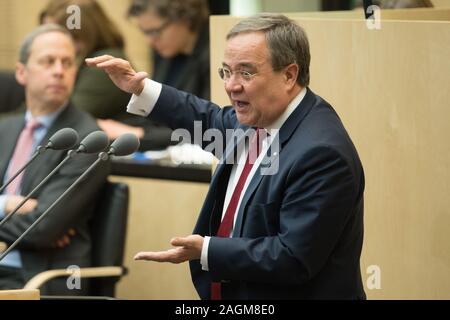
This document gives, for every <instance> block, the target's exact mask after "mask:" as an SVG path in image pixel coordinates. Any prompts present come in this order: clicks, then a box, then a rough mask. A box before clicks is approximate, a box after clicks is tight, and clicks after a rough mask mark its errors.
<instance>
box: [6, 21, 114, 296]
mask: <svg viewBox="0 0 450 320" xmlns="http://www.w3.org/2000/svg"><path fill="white" fill-rule="evenodd" d="M75 75H76V66H75V49H74V45H73V41H72V38H71V37H70V34H68V33H67V31H66V30H65V29H63V28H61V27H58V26H54V25H47V26H43V27H39V28H38V29H36V30H35V31H33V32H32V33H31V34H30V35H29V36H28V37H27V38H26V40H25V41H24V44H23V45H22V53H21V59H20V62H19V63H18V67H17V70H16V77H17V79H18V80H19V82H20V83H21V84H22V85H24V86H25V91H26V98H27V113H26V115H25V114H22V115H17V116H14V117H10V118H5V119H2V121H1V122H0V135H1V137H2V139H0V150H2V152H1V153H0V176H1V178H2V180H1V181H2V184H3V183H4V182H5V181H6V180H7V178H8V177H10V176H12V174H13V173H14V172H10V171H11V170H10V169H11V168H10V167H11V164H12V158H13V155H15V150H16V144H17V143H18V139H19V136H20V135H21V132H22V131H23V129H24V127H25V125H26V123H27V121H29V120H31V119H35V120H38V121H40V122H41V124H42V125H41V127H40V128H39V129H37V130H35V133H34V135H33V140H36V139H37V140H36V141H33V144H34V147H36V145H39V144H44V143H46V142H47V140H48V138H49V137H50V136H51V135H52V134H54V133H55V132H56V131H58V130H59V129H62V128H66V127H69V128H73V129H75V130H76V131H77V132H78V134H79V136H80V139H83V138H84V137H85V136H86V135H87V134H89V133H90V132H92V131H96V130H99V129H98V127H97V125H96V123H95V120H94V119H93V118H92V117H91V116H90V115H88V114H87V113H85V112H83V111H80V110H78V109H77V108H75V107H73V106H72V105H71V104H70V103H69V102H68V101H69V100H68V99H69V97H70V94H71V92H72V88H73V83H74V81H75ZM38 130H40V131H38ZM65 156H66V152H65V151H53V150H47V151H46V152H44V153H43V154H42V155H40V156H39V157H38V158H36V160H35V161H34V162H32V164H31V165H30V166H29V167H27V169H26V170H25V171H24V174H23V177H22V178H21V184H20V187H19V189H18V191H17V193H15V194H14V193H12V194H11V193H9V192H7V191H6V190H8V189H6V190H5V191H4V192H3V194H2V195H0V203H1V205H2V207H1V208H0V214H1V216H3V217H4V216H5V215H8V214H9V213H10V212H11V211H12V209H13V208H14V207H15V206H16V205H17V204H18V203H19V202H20V201H21V200H22V199H23V197H24V196H25V195H27V194H28V193H29V192H30V191H31V190H32V189H33V188H34V187H36V186H37V185H38V184H39V183H40V182H41V181H42V180H43V179H44V178H45V177H46V176H47V175H48V174H49V173H50V172H51V171H52V170H53V169H54V168H55V167H56V166H57V165H58V164H59V163H60V162H61V161H62V159H63V158H64V157H65ZM96 159H97V155H94V154H93V155H84V154H79V155H76V156H75V157H74V158H73V159H70V160H69V161H68V162H67V163H66V164H64V165H63V166H62V167H61V168H60V170H59V171H58V172H57V174H56V175H54V176H53V177H52V178H51V179H50V180H49V181H48V182H47V183H46V184H44V186H43V187H42V188H41V189H39V190H38V191H37V192H36V193H35V194H34V195H33V197H32V200H31V201H30V202H27V203H25V205H24V206H23V207H22V208H21V209H20V211H19V212H18V213H17V214H15V215H14V216H13V217H11V219H10V220H9V221H7V222H6V223H5V224H4V225H3V226H2V227H1V228H0V241H1V242H5V243H6V244H8V245H9V244H11V243H13V242H14V241H15V240H16V239H17V238H19V237H20V236H21V235H22V233H23V232H24V231H25V230H26V229H27V228H28V227H29V226H30V225H31V224H32V223H33V222H35V221H36V220H37V219H38V218H39V217H40V216H41V214H42V213H43V212H44V211H45V210H46V209H47V208H48V207H49V206H50V205H52V204H53V203H54V201H55V200H56V199H57V198H58V197H59V196H60V195H61V194H62V193H63V192H64V191H65V190H67V189H68V187H69V186H70V185H71V184H72V183H73V182H74V181H75V180H76V179H77V178H78V177H79V176H80V175H81V174H83V173H84V172H85V171H86V169H87V168H88V167H89V166H90V165H91V164H92V163H93V162H94V161H95V160H96ZM108 172H109V165H108V164H104V163H102V164H101V165H100V166H99V167H97V168H96V170H94V171H93V172H92V174H91V175H89V176H88V177H87V178H86V179H84V180H83V181H82V183H81V184H80V185H79V186H78V187H77V188H75V189H74V190H73V191H72V192H71V193H70V194H69V195H67V196H66V197H65V198H64V199H63V201H61V202H60V204H59V205H57V206H55V207H54V208H53V209H52V211H50V212H49V214H48V216H47V217H46V218H45V219H43V220H42V221H41V222H40V223H39V224H37V225H36V227H35V228H34V229H32V231H31V232H30V233H29V234H28V235H27V236H25V237H24V238H23V239H22V241H21V242H20V243H19V244H18V246H17V247H16V248H15V249H14V250H12V251H11V252H10V253H9V254H8V255H7V256H6V257H5V259H4V260H3V261H0V288H1V289H18V288H21V287H23V285H24V284H25V283H26V281H28V280H29V279H30V278H31V277H33V276H34V275H36V274H37V273H39V272H42V271H46V270H49V269H61V268H62V269H66V268H68V267H70V266H78V267H85V266H90V261H91V252H90V250H91V239H90V230H89V222H90V218H91V217H92V214H93V213H94V211H93V210H94V206H95V202H96V197H97V196H98V193H99V191H100V190H101V188H102V186H103V185H104V183H105V181H106V177H107V175H108ZM1 216H0V218H1ZM69 230H73V231H75V232H74V233H72V234H71V235H70V237H68V236H67V235H68V233H69ZM64 238H65V241H63V242H61V239H64ZM16 249H17V250H16ZM74 283H75V284H76V282H74ZM86 285H87V283H84V282H82V283H81V288H80V287H77V286H75V288H71V289H74V290H68V289H69V288H68V286H67V284H66V279H65V278H61V279H57V280H52V281H50V283H49V284H48V285H47V286H45V287H43V288H41V294H57V295H61V294H68V295H80V294H85V293H87V289H88V287H87V286H86Z"/></svg>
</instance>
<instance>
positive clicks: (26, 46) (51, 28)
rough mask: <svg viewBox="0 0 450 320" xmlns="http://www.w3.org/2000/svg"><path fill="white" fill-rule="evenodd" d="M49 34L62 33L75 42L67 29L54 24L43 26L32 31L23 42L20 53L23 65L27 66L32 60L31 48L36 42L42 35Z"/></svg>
mask: <svg viewBox="0 0 450 320" xmlns="http://www.w3.org/2000/svg"><path fill="white" fill-rule="evenodd" d="M49 32H61V33H63V34H65V35H66V36H68V37H69V38H70V40H71V41H73V38H72V35H71V34H70V32H69V31H67V29H65V28H63V27H62V26H60V25H58V24H53V23H49V24H43V25H41V26H39V27H37V28H36V29H34V30H33V31H31V32H30V33H29V34H28V35H27V36H26V37H25V39H24V40H23V42H22V45H21V46H20V53H19V61H20V62H21V63H23V64H27V62H28V59H29V58H30V54H31V46H32V45H33V42H34V40H35V39H36V38H37V37H39V36H40V35H42V34H45V33H49Z"/></svg>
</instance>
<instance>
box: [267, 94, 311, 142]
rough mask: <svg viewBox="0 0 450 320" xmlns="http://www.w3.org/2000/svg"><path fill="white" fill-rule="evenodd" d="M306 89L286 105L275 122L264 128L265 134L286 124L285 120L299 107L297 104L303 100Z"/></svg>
mask: <svg viewBox="0 0 450 320" xmlns="http://www.w3.org/2000/svg"><path fill="white" fill-rule="evenodd" d="M306 91H307V89H306V87H305V88H303V89H302V90H301V91H300V92H299V93H298V94H297V95H296V96H295V98H294V99H292V101H291V102H290V103H289V104H288V106H287V108H286V110H284V112H283V113H282V114H281V116H279V117H278V119H277V120H275V121H274V122H273V123H272V124H271V125H269V126H267V127H265V128H264V129H265V130H266V132H268V133H270V131H271V130H279V129H280V128H281V127H282V126H283V124H284V123H285V122H286V120H287V119H288V118H289V116H290V115H291V113H292V112H294V110H295V109H297V107H298V106H299V104H300V103H301V102H302V100H303V98H304V97H305V95H306Z"/></svg>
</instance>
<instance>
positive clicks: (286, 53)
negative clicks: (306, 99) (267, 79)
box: [227, 13, 311, 87]
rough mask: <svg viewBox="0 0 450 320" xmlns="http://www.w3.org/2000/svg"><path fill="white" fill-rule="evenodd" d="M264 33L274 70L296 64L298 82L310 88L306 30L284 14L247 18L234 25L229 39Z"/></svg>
mask: <svg viewBox="0 0 450 320" xmlns="http://www.w3.org/2000/svg"><path fill="white" fill-rule="evenodd" d="M248 32H264V33H265V35H266V41H267V46H268V48H269V51H270V55H271V60H272V68H273V69H274V70H276V71H278V70H281V69H282V68H284V67H285V66H287V65H289V64H291V63H295V64H297V65H298V66H299V69H300V70H299V73H298V77H297V83H298V84H300V85H301V86H303V87H306V86H308V85H309V64H310V62H311V55H310V53H309V42H308V37H307V36H306V33H305V30H303V28H302V27H300V26H299V25H298V24H296V23H295V22H294V21H293V20H291V19H289V18H288V17H286V16H284V15H281V14H273V13H261V14H257V15H254V16H252V17H249V18H246V19H244V20H242V21H240V22H239V23H238V24H237V25H235V26H234V27H233V28H232V29H231V30H230V32H229V33H228V35H227V40H228V39H230V38H233V37H235V36H237V35H238V34H241V33H248Z"/></svg>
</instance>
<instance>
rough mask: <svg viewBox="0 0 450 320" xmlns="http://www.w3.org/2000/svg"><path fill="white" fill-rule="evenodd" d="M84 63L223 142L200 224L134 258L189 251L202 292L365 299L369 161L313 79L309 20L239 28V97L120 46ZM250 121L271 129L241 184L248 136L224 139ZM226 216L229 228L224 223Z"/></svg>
mask: <svg viewBox="0 0 450 320" xmlns="http://www.w3.org/2000/svg"><path fill="white" fill-rule="evenodd" d="M286 39H289V41H286ZM87 63H88V64H90V65H92V66H97V67H99V68H103V69H104V70H105V71H106V72H107V73H108V74H109V75H110V77H111V79H112V80H113V81H114V82H115V83H116V85H118V86H119V87H121V88H122V89H123V90H126V91H128V92H131V93H134V96H133V97H132V100H131V101H130V104H129V105H128V110H129V112H134V113H136V114H139V115H142V116H147V115H148V116H150V117H152V118H155V119H156V120H158V121H162V122H165V123H167V124H168V125H169V127H171V128H172V129H174V130H176V129H177V128H183V129H186V130H187V131H188V132H189V133H190V135H191V136H194V135H195V131H196V130H199V128H201V129H202V131H201V133H202V134H203V133H206V130H209V129H215V133H219V134H218V135H217V136H215V138H216V139H222V140H223V141H222V142H223V143H224V145H226V146H227V147H226V149H225V151H224V154H223V155H222V156H221V162H220V164H219V165H218V167H217V169H216V171H215V173H214V176H213V179H212V181H211V185H210V188H209V191H208V194H207V196H206V199H205V202H204V204H203V207H202V209H201V212H200V214H199V218H198V220H197V224H196V225H195V228H194V232H193V235H190V236H187V237H176V238H174V239H173V240H172V241H171V244H172V245H173V246H174V247H175V248H173V249H170V250H167V251H160V252H152V251H150V252H141V253H138V254H137V255H136V257H135V259H138V260H149V261H159V262H172V263H180V262H183V261H188V260H189V261H190V268H191V275H192V280H193V282H194V285H195V287H196V289H197V292H198V294H199V295H200V297H201V298H202V299H211V298H212V299H364V298H365V293H364V289H363V284H362V279H361V272H360V255H361V249H362V243H363V192H364V173H363V168H362V165H361V162H360V159H359V157H358V154H357V151H356V149H355V147H354V145H353V143H352V141H351V139H350V137H349V135H348V134H347V132H346V130H345V128H344V126H343V124H342V122H341V120H340V119H339V117H338V115H337V114H336V112H335V111H334V109H333V108H332V107H331V105H330V104H329V103H327V102H326V101H325V100H324V99H322V98H321V97H319V96H318V95H316V94H314V92H313V91H312V90H311V89H310V88H309V87H308V84H309V64H310V54H309V44H308V40H307V37H306V34H305V32H304V31H303V29H302V28H301V27H299V26H298V25H296V24H295V22H293V21H291V20H290V19H288V18H286V17H285V16H282V15H277V14H261V15H257V16H254V17H250V18H247V19H244V20H243V21H241V22H240V23H238V24H237V25H236V26H235V27H233V29H232V30H231V31H230V32H229V34H228V36H227V44H226V48H225V54H224V60H223V63H222V68H221V69H220V76H221V77H222V79H223V80H224V81H225V90H226V91H227V93H228V96H229V98H230V101H231V102H232V106H231V107H224V108H220V107H219V106H217V105H215V104H213V103H211V102H209V101H206V100H202V99H199V98H197V97H195V96H193V95H191V94H188V93H185V92H181V91H178V90H176V89H174V88H171V87H169V86H165V85H161V84H159V83H157V82H155V81H152V80H149V79H145V74H144V73H136V72H135V71H134V70H132V68H131V67H130V65H129V64H127V63H126V62H124V61H122V60H118V59H114V58H113V57H107V56H104V57H99V58H97V59H93V60H87ZM196 121H198V123H197V125H196V124H195V122H196ZM198 124H200V126H198ZM254 128H264V129H266V130H267V131H269V133H270V136H269V137H266V138H265V139H264V141H265V147H264V141H263V152H262V153H261V155H260V156H259V157H258V159H257V160H256V162H255V165H254V166H253V168H252V171H250V173H249V174H248V177H247V178H246V179H247V180H246V181H245V184H242V185H243V190H242V191H239V190H238V189H240V188H241V181H240V179H241V178H242V177H243V176H244V177H245V175H244V174H240V172H244V171H245V169H243V168H245V165H243V163H242V162H245V158H246V152H247V151H245V149H244V152H241V153H240V154H239V152H238V153H237V157H235V155H236V152H235V151H236V149H237V147H238V146H239V145H240V140H239V139H238V140H237V142H236V140H235V139H231V140H230V139H226V137H227V134H226V132H227V130H232V131H234V132H237V131H238V129H242V130H243V131H244V132H247V131H250V130H252V129H254ZM273 129H275V134H273ZM276 129H279V131H276ZM209 133H211V131H209ZM211 135H212V134H211ZM243 136H244V135H241V137H243ZM201 144H202V146H203V147H207V146H209V145H210V144H211V140H210V139H206V138H204V139H203V140H202V141H201ZM215 151H220V150H215ZM216 154H217V155H219V156H220V153H216ZM230 159H231V160H233V161H234V162H233V161H229V160H230ZM236 159H238V161H236ZM242 160H243V161H242ZM267 160H269V161H267ZM267 163H269V164H275V163H278V168H277V170H276V171H275V172H273V173H272V174H267V173H266V174H264V173H263V169H264V167H263V165H262V164H267ZM238 180H239V181H238ZM237 181H238V182H237ZM238 185H239V186H240V187H239V188H238ZM235 186H236V187H235ZM236 194H238V195H236ZM234 197H235V199H234V200H233V198H234ZM236 199H238V200H239V202H238V203H237V205H236V202H237V201H235V200H236ZM231 203H233V206H236V208H235V209H229V208H230V207H232V205H231ZM231 211H234V212H233V214H235V215H234V216H233V214H231V215H229V212H231ZM180 214H181V213H180ZM229 217H232V218H231V219H234V220H231V219H228V218H229ZM229 221H231V222H230V223H229V225H230V226H231V232H228V233H227V232H222V231H221V230H222V229H225V228H229V229H230V227H223V226H224V225H225V222H229ZM222 227H223V228H222Z"/></svg>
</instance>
